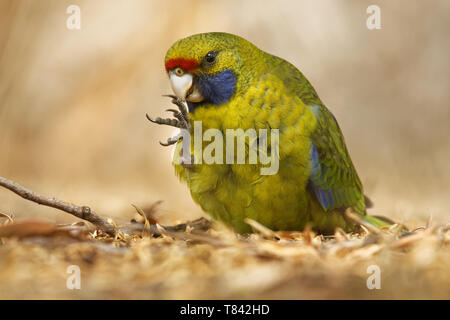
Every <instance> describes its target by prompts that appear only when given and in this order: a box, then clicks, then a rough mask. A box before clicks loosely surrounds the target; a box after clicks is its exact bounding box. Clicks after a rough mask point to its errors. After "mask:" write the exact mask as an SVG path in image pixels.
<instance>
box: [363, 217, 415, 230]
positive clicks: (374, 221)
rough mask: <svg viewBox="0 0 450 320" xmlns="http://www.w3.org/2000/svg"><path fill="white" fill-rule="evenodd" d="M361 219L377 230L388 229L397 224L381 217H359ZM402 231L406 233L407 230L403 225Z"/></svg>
mask: <svg viewBox="0 0 450 320" xmlns="http://www.w3.org/2000/svg"><path fill="white" fill-rule="evenodd" d="M361 219H362V220H364V221H366V222H368V223H370V224H371V225H374V226H375V227H377V228H381V227H389V226H392V225H394V224H397V222H395V221H393V220H391V219H389V218H386V217H383V216H367V215H366V216H363V217H361ZM402 230H403V232H408V229H407V228H406V227H405V226H404V225H402Z"/></svg>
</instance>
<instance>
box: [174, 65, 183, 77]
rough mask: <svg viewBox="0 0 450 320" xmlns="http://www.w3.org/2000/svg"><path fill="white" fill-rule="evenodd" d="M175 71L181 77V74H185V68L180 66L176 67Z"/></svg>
mask: <svg viewBox="0 0 450 320" xmlns="http://www.w3.org/2000/svg"><path fill="white" fill-rule="evenodd" d="M173 72H174V73H175V74H176V75H177V76H179V77H181V76H182V75H183V74H184V71H183V69H181V68H180V67H178V68H175V69H174V70H173Z"/></svg>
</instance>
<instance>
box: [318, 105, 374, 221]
mask: <svg viewBox="0 0 450 320" xmlns="http://www.w3.org/2000/svg"><path fill="white" fill-rule="evenodd" d="M310 109H311V110H312V111H313V113H314V114H315V116H316V118H317V127H316V129H315V131H314V132H313V133H312V134H311V162H312V170H311V175H310V187H311V189H312V190H313V192H314V193H315V194H316V196H317V198H318V200H319V202H320V203H321V205H322V207H323V208H324V209H325V210H326V211H328V210H332V209H341V208H342V209H345V208H352V209H353V210H354V211H356V212H357V213H360V214H365V199H364V191H363V187H362V184H361V181H360V180H359V177H358V174H357V173H356V170H355V167H354V166H353V163H352V160H351V159H350V155H349V153H348V150H347V147H346V145H345V141H344V137H343V135H342V132H341V129H340V128H339V125H338V123H337V121H336V119H335V118H334V116H333V114H332V113H331V112H330V111H329V110H328V109H327V107H325V106H323V105H314V106H310Z"/></svg>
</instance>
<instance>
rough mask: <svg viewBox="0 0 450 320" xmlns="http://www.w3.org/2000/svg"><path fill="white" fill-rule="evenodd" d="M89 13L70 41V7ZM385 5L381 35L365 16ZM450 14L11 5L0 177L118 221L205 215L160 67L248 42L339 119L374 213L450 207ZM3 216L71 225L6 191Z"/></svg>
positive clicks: (56, 1) (402, 6) (406, 6)
mask: <svg viewBox="0 0 450 320" xmlns="http://www.w3.org/2000/svg"><path fill="white" fill-rule="evenodd" d="M71 4H76V5H79V6H80V8H81V29H80V30H68V29H67V28H66V20H67V18H68V17H69V14H67V13H66V8H67V7H68V6H69V5H71ZM371 4H377V5H379V6H380V7H381V24H382V28H381V30H372V31H371V30H368V29H367V27H366V18H367V14H366V8H367V7H368V6H369V5H371ZM449 30H450V2H449V1H447V0H441V1H436V0H434V1H417V0H416V1H407V0H402V1H376V0H371V1H365V0H364V1H360V0H358V1H356V0H354V1H333V0H329V1H324V0H321V1H276V2H275V1H273V2H269V1H268V2H264V4H262V3H261V2H260V1H147V0H133V1H129V0H127V1H125V0H115V1H107V0H96V1H87V0H85V1H79V0H71V1H60V0H41V1H32V0H29V1H19V0H11V1H8V0H0V176H4V177H7V178H10V179H13V180H16V181H17V182H19V183H21V184H23V185H25V186H27V187H29V188H31V189H33V190H35V191H37V192H40V193H43V194H47V195H52V196H56V197H60V198H62V199H65V200H69V201H72V202H74V203H78V204H89V205H90V206H92V207H93V208H94V209H96V210H97V212H99V213H101V214H103V215H106V216H113V217H115V219H117V220H118V221H125V220H128V219H130V217H131V216H132V215H133V212H134V209H133V208H132V207H131V206H130V204H131V203H134V204H136V205H138V206H141V207H144V206H147V205H149V204H151V203H153V202H154V201H157V200H163V201H164V202H163V204H162V205H161V210H160V215H161V216H162V218H161V219H163V220H167V221H173V220H175V219H180V220H185V219H191V218H194V217H197V216H198V215H201V214H202V213H201V210H200V209H199V207H197V206H196V205H195V204H194V203H193V202H192V200H191V198H190V195H189V193H188V190H187V188H186V187H185V186H184V185H183V184H181V183H180V182H179V181H178V180H177V178H176V177H175V175H174V172H173V169H172V168H171V164H170V150H169V149H165V148H163V147H161V146H160V145H159V144H158V141H159V140H163V139H165V138H166V137H167V136H168V135H169V134H171V130H170V129H169V128H164V127H159V126H156V125H151V124H150V123H149V122H148V121H147V120H146V119H145V113H147V112H148V113H149V114H152V115H161V114H162V113H163V110H164V109H165V108H166V107H168V106H169V101H168V100H167V99H166V98H162V97H161V94H164V93H169V92H170V86H169V83H168V79H167V77H166V74H165V71H164V67H163V59H164V55H165V52H166V50H167V49H168V48H169V47H170V46H171V45H172V43H173V42H175V41H176V40H178V39H180V38H182V37H185V36H188V35H191V34H194V33H199V32H209V31H225V32H230V33H235V34H238V35H240V36H242V37H244V38H246V39H248V40H250V41H252V42H253V43H255V44H256V45H258V46H259V47H260V48H262V49H263V50H265V51H268V52H270V53H273V54H276V55H278V56H281V57H283V58H285V59H286V60H289V61H290V62H292V63H294V64H295V65H296V66H297V67H298V68H299V69H300V70H301V71H302V72H303V73H304V74H305V75H306V76H307V77H308V78H309V80H310V81H311V82H312V83H313V85H314V86H315V88H316V90H317V91H318V93H319V95H320V97H321V98H322V100H323V101H324V102H325V103H326V104H327V105H328V106H329V107H330V109H331V110H332V111H333V113H334V114H335V116H336V117H337V119H338V121H339V123H340V125H341V128H342V130H343V132H344V135H345V137H346V141H347V144H348V147H349V149H350V152H351V155H352V158H353V161H354V163H355V165H356V167H357V169H358V172H359V175H360V177H361V179H362V181H363V183H364V185H365V188H366V193H367V194H368V195H370V197H371V198H372V200H373V201H374V202H375V208H374V209H372V210H371V211H370V213H373V214H375V213H377V214H384V215H387V216H392V217H394V218H395V219H397V220H399V221H402V222H408V221H410V222H411V221H412V223H415V222H414V221H416V222H417V223H418V222H423V221H425V220H426V219H427V217H428V216H429V215H430V214H432V215H433V217H434V218H435V219H437V220H441V221H443V220H448V217H449V214H448V208H449V204H450V200H449V194H450V161H449V158H450V140H449V136H450V107H449V101H450V93H449V88H450V65H449V57H450V42H449ZM0 212H4V213H7V214H11V213H12V214H14V215H15V216H16V217H25V216H39V217H46V218H47V219H51V220H57V221H73V218H72V217H71V216H69V215H67V214H65V213H61V212H59V211H56V210H53V209H49V208H44V207H40V206H37V205H35V204H32V203H29V202H27V201H25V200H23V199H21V198H19V197H17V196H16V195H14V194H12V193H11V192H9V191H7V190H4V189H1V190H0Z"/></svg>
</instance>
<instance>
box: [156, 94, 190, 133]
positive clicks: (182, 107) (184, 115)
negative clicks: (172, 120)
mask: <svg viewBox="0 0 450 320" xmlns="http://www.w3.org/2000/svg"><path fill="white" fill-rule="evenodd" d="M163 97H168V98H171V99H172V103H173V104H174V105H176V106H177V107H178V110H180V113H181V116H180V118H183V119H184V120H180V118H179V116H177V115H175V114H174V116H175V117H177V119H179V120H180V121H181V122H184V123H185V124H186V129H188V130H189V129H190V126H191V122H190V119H189V112H188V110H187V108H186V105H185V104H184V103H183V101H182V100H180V99H178V98H177V97H176V96H174V95H173V94H164V95H163ZM172 110H173V109H169V111H172ZM172 112H173V111H172Z"/></svg>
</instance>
